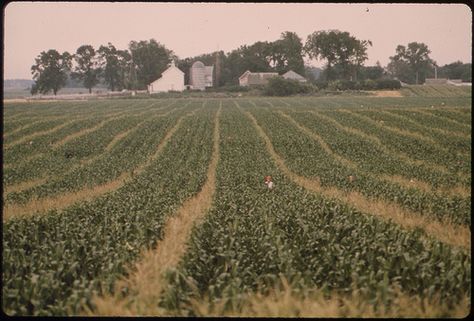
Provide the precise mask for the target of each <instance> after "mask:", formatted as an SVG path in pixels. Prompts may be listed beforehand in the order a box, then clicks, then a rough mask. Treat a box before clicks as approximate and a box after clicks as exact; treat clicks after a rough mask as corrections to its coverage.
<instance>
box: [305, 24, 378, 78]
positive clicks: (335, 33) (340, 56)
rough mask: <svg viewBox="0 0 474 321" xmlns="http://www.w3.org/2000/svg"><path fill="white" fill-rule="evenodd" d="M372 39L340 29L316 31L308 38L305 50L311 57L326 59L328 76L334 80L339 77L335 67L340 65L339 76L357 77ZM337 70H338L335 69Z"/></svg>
mask: <svg viewBox="0 0 474 321" xmlns="http://www.w3.org/2000/svg"><path fill="white" fill-rule="evenodd" d="M371 45H372V42H371V41H370V40H358V39H356V38H355V37H353V36H351V35H350V34H349V33H348V32H341V31H339V30H329V31H316V32H314V33H312V34H310V35H309V36H308V38H307V40H306V43H305V46H304V51H305V52H306V53H307V54H308V56H309V57H310V58H314V59H318V60H326V61H327V65H326V73H325V74H326V77H327V79H328V80H332V79H335V78H337V77H338V75H337V74H336V73H335V72H333V67H334V66H336V65H337V66H338V67H339V68H337V69H338V70H340V75H339V77H341V78H344V79H350V78H351V77H355V78H356V72H357V70H358V69H359V68H360V66H362V64H363V63H364V61H365V60H367V47H368V46H371ZM334 71H337V70H334Z"/></svg>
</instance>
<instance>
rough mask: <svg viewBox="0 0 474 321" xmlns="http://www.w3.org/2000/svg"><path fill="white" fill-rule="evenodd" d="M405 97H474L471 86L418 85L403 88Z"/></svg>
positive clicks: (402, 91)
mask: <svg viewBox="0 0 474 321" xmlns="http://www.w3.org/2000/svg"><path fill="white" fill-rule="evenodd" d="M401 93H402V94H403V95H404V96H407V97H412V96H423V97H472V87H471V86H459V87H457V86H447V85H446V86H443V85H418V86H415V85H413V86H407V87H403V88H402V90H401Z"/></svg>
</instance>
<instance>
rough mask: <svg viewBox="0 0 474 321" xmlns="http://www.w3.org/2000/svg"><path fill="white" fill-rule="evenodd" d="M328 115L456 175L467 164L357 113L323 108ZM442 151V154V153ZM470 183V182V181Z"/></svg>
mask: <svg viewBox="0 0 474 321" xmlns="http://www.w3.org/2000/svg"><path fill="white" fill-rule="evenodd" d="M321 113H323V114H324V115H326V116H329V117H331V118H333V119H334V120H336V121H338V122H339V123H340V124H341V125H343V126H347V127H351V128H355V129H358V130H360V131H362V132H364V133H366V134H368V135H372V136H374V137H377V138H378V139H379V140H380V142H381V143H382V144H384V145H385V146H387V147H389V148H390V149H391V150H393V151H395V152H398V153H401V154H404V155H407V156H409V157H410V158H412V159H414V160H420V161H424V162H427V163H429V164H433V165H437V166H442V167H444V168H446V169H447V170H448V171H449V172H450V173H452V174H453V175H456V173H458V172H459V171H460V170H461V169H462V168H466V165H465V164H464V165H463V164H462V163H463V161H462V159H461V160H458V161H457V162H452V161H451V162H450V161H448V160H447V159H445V158H444V157H441V156H445V157H447V158H453V157H456V156H452V155H447V153H445V152H443V151H440V150H439V148H436V147H433V146H431V145H429V144H427V143H426V142H425V141H420V140H419V139H417V138H416V137H411V136H406V135H400V134H398V133H395V132H393V131H390V130H388V129H386V128H384V127H383V125H380V124H377V123H374V122H373V121H370V120H368V119H366V118H363V117H358V116H357V114H356V113H348V112H346V111H345V110H344V111H343V110H337V109H336V110H323V111H321ZM440 153H441V155H440ZM468 184H470V182H469V183H468Z"/></svg>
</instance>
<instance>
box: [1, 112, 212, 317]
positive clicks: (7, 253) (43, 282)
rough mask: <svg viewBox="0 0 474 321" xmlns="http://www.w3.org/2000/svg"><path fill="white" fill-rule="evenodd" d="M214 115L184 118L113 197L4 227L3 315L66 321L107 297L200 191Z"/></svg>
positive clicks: (208, 153)
mask: <svg viewBox="0 0 474 321" xmlns="http://www.w3.org/2000/svg"><path fill="white" fill-rule="evenodd" d="M215 107H216V108H213V107H212V106H211V107H209V108H206V109H205V110H202V111H200V112H199V113H197V114H196V115H195V116H194V117H186V118H184V119H183V121H182V123H181V126H180V127H179V128H178V130H177V131H176V132H175V133H174V135H173V136H172V137H171V138H170V140H169V141H168V143H167V144H166V145H165V147H164V149H163V150H162V152H161V153H160V155H159V156H158V158H157V159H156V160H155V161H154V162H152V163H151V164H150V165H149V166H148V167H147V168H146V169H145V171H144V172H142V173H140V174H139V175H137V176H135V177H134V178H133V179H132V180H131V181H129V182H128V183H127V184H125V185H124V186H123V187H121V188H119V189H118V190H116V191H114V192H111V193H108V194H105V195H104V196H102V197H99V198H96V199H94V200H91V201H89V202H81V203H78V204H75V205H74V206H71V207H69V208H67V209H65V210H63V211H61V212H57V211H54V210H52V211H50V212H48V213H46V214H44V215H38V216H32V217H29V218H12V219H10V220H8V221H7V222H4V224H3V280H2V281H3V289H2V304H3V311H4V312H6V313H7V314H9V315H72V314H77V313H79V312H80V311H81V309H82V308H84V307H85V306H88V307H89V308H92V306H91V304H92V303H91V298H92V296H93V294H99V295H100V294H104V293H107V292H109V291H113V285H114V282H115V281H116V280H117V278H118V277H123V276H126V274H127V267H128V266H130V264H131V263H132V262H134V261H135V260H136V259H137V258H138V257H139V254H140V253H141V252H142V251H143V250H144V249H146V248H150V247H152V246H154V244H155V243H156V241H157V240H159V239H160V238H161V237H162V227H163V225H164V223H165V221H166V219H167V217H168V216H169V215H172V214H173V212H174V211H175V210H176V209H177V208H178V207H179V206H180V204H182V202H183V201H184V200H185V199H187V198H189V197H191V196H192V195H194V194H196V193H197V192H198V191H199V190H200V188H201V186H202V185H203V184H204V182H205V179H206V177H205V176H206V172H207V167H208V163H209V161H210V157H211V153H212V133H213V128H214V124H213V117H214V113H215V112H216V110H217V106H215ZM138 156H139V155H136V157H138ZM117 170H118V171H120V168H118V169H117Z"/></svg>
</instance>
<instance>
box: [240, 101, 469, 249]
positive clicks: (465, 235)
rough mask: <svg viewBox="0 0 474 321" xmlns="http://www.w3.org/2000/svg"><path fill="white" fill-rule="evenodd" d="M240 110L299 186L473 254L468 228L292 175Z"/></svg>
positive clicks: (265, 136)
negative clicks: (421, 231)
mask: <svg viewBox="0 0 474 321" xmlns="http://www.w3.org/2000/svg"><path fill="white" fill-rule="evenodd" d="M237 107H238V108H239V109H240V110H241V111H242V113H244V114H245V115H246V116H247V117H248V118H249V119H250V121H251V122H252V124H253V125H254V127H255V129H256V130H257V132H258V134H259V135H260V137H261V138H262V139H263V140H264V142H265V145H266V147H267V150H268V152H269V153H270V155H271V156H272V158H273V159H274V161H275V163H276V164H277V166H278V167H279V168H280V170H281V171H282V172H283V173H284V174H285V175H287V176H288V177H289V178H290V179H291V180H292V181H294V182H295V183H296V184H298V185H300V186H302V187H304V188H306V189H307V190H310V191H312V192H316V193H318V194H322V195H323V196H325V197H329V198H334V199H339V200H341V201H343V202H345V203H348V204H349V205H351V206H353V207H354V208H356V209H358V210H359V211H361V212H363V213H367V214H371V215H375V216H377V217H380V218H382V219H384V220H387V221H392V222H393V223H396V224H397V225H399V226H401V227H403V228H405V229H407V230H413V229H416V228H420V229H422V230H423V231H425V232H426V234H427V235H429V236H430V237H433V238H434V239H437V240H439V241H441V242H444V243H447V244H450V245H454V246H458V247H460V248H462V249H466V250H468V251H470V249H471V232H470V230H469V228H468V227H465V226H459V225H454V224H451V223H449V222H440V221H435V220H433V219H431V218H428V217H424V216H421V215H418V214H416V213H413V212H409V211H407V210H404V209H402V208H400V206H398V205H397V204H392V203H388V202H385V201H381V200H369V199H367V198H366V197H364V196H363V195H362V194H360V193H358V192H350V193H346V192H343V191H341V190H339V189H337V188H322V187H321V185H320V182H319V181H317V180H315V179H309V178H306V177H303V176H299V175H297V174H296V173H294V172H292V171H291V170H290V169H289V168H288V167H287V166H286V164H285V162H284V160H283V159H282V158H281V157H280V156H279V155H278V154H277V153H276V152H275V150H274V148H273V144H272V143H271V141H270V138H269V137H268V136H267V135H266V133H265V132H264V131H263V129H262V128H261V127H260V125H259V124H258V122H257V120H256V119H255V117H254V116H253V115H252V114H250V113H249V112H247V111H244V110H243V109H242V108H241V107H240V106H238V105H237Z"/></svg>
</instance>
